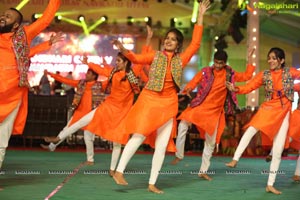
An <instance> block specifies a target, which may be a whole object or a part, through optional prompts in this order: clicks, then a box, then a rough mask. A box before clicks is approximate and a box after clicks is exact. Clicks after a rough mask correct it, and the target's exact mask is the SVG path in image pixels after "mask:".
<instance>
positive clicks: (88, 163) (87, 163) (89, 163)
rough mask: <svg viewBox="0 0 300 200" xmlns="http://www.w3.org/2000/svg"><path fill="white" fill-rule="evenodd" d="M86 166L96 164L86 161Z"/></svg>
mask: <svg viewBox="0 0 300 200" xmlns="http://www.w3.org/2000/svg"><path fill="white" fill-rule="evenodd" d="M84 164H85V165H88V166H92V165H94V164H95V163H94V162H92V161H85V162H84Z"/></svg>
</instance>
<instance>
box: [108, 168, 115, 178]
mask: <svg viewBox="0 0 300 200" xmlns="http://www.w3.org/2000/svg"><path fill="white" fill-rule="evenodd" d="M114 175H115V171H114V170H111V169H110V170H109V176H110V177H113V176H114Z"/></svg>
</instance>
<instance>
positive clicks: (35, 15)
mask: <svg viewBox="0 0 300 200" xmlns="http://www.w3.org/2000/svg"><path fill="white" fill-rule="evenodd" d="M38 18H39V17H38V14H37V13H33V14H32V15H31V21H32V22H35V21H36V20H37V19H38Z"/></svg>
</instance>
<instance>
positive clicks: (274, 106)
mask: <svg viewBox="0 0 300 200" xmlns="http://www.w3.org/2000/svg"><path fill="white" fill-rule="evenodd" d="M290 74H291V75H292V77H293V78H299V77H300V71H297V70H296V69H295V68H290ZM271 76H272V81H273V88H274V91H275V92H273V94H272V99H271V100H270V101H265V102H263V103H262V104H261V105H260V108H259V109H258V111H257V113H256V114H255V115H254V116H253V117H252V119H251V120H250V122H249V123H248V124H247V125H246V126H245V128H247V127H249V126H253V127H254V128H256V129H257V130H260V131H261V132H262V143H263V145H271V144H272V142H273V139H274V137H275V136H276V135H277V133H278V131H279V128H280V127H281V124H282V121H283V119H284V118H285V116H286V114H287V113H288V112H291V107H292V102H291V101H290V100H288V99H287V98H286V96H285V95H284V94H283V97H282V98H281V100H280V97H279V96H277V92H276V91H278V90H281V91H283V85H282V70H278V71H272V70H271ZM263 84H264V81H263V72H260V73H259V74H257V75H256V76H255V77H254V78H253V79H252V80H251V81H250V82H249V83H248V84H246V85H244V86H239V87H238V88H239V91H238V93H239V94H247V93H249V92H251V91H253V90H255V89H257V88H259V87H260V86H262V85H263Z"/></svg>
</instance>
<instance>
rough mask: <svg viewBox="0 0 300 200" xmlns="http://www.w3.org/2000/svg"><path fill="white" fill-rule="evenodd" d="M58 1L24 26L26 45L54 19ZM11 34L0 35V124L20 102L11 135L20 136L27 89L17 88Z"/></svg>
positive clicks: (24, 120)
mask: <svg viewBox="0 0 300 200" xmlns="http://www.w3.org/2000/svg"><path fill="white" fill-rule="evenodd" d="M59 6H60V0H51V1H50V2H49V4H48V6H47V8H46V10H45V11H44V13H43V16H42V17H41V18H39V19H38V20H37V21H36V22H34V23H32V24H31V25H29V26H24V29H25V32H26V37H27V41H28V44H30V43H31V41H32V39H33V38H34V37H35V36H37V35H38V34H39V33H40V32H42V31H43V30H44V29H45V28H46V27H47V26H49V24H50V23H51V21H52V19H53V18H54V15H55V12H56V11H57V10H58V8H59ZM12 36H13V33H4V34H0V55H1V56H0V80H1V81H0V96H1V98H0V122H2V121H3V120H4V119H5V118H6V117H7V116H8V115H9V114H10V113H11V112H12V111H13V110H14V109H15V108H16V107H17V105H18V104H19V103H20V102H21V105H20V109H19V112H18V114H17V117H16V120H15V123H14V127H13V134H22V132H23V129H24V126H25V122H26V117H27V112H28V110H27V109H28V108H27V107H28V88H25V87H19V86H18V84H19V71H18V67H17V60H16V55H15V53H14V50H13V49H14V48H13V43H12Z"/></svg>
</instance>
